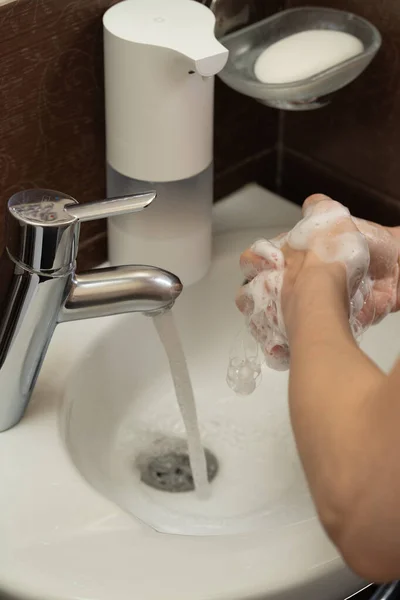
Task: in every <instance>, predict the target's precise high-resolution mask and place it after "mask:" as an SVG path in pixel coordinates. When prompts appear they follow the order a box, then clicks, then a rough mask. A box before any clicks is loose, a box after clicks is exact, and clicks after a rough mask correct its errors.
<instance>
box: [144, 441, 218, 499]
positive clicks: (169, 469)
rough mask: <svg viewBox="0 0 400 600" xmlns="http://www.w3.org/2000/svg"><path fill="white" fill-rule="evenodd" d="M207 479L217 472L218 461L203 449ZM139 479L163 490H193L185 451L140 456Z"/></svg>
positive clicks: (209, 479) (210, 479)
mask: <svg viewBox="0 0 400 600" xmlns="http://www.w3.org/2000/svg"><path fill="white" fill-rule="evenodd" d="M205 455H206V462H207V475H208V481H212V480H213V479H214V477H215V476H216V474H217V472H218V461H217V459H216V458H215V456H214V455H213V454H212V453H211V452H210V451H209V450H207V449H205ZM138 467H139V470H140V479H141V481H143V483H145V484H146V485H148V486H150V487H152V488H155V489H156V490H163V491H165V492H173V493H178V492H190V491H193V490H194V483H193V475H192V470H191V468H190V462H189V455H188V453H187V452H186V451H181V450H172V451H169V452H166V453H165V454H159V455H157V456H154V455H153V456H148V457H146V459H144V458H143V457H142V459H141V460H140V462H139V464H138Z"/></svg>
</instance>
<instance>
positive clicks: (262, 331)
mask: <svg viewBox="0 0 400 600" xmlns="http://www.w3.org/2000/svg"><path fill="white" fill-rule="evenodd" d="M327 204H328V203H327V202H319V203H318V204H315V205H311V206H310V207H309V208H308V209H307V210H306V211H305V214H304V218H303V219H302V220H301V221H300V222H299V223H297V225H296V226H295V227H294V228H293V229H292V230H291V231H290V232H289V233H287V234H285V235H282V236H280V237H279V238H275V239H273V240H270V241H268V240H264V239H262V240H258V241H256V242H255V243H254V244H253V246H252V247H251V250H252V252H253V253H254V254H255V255H257V256H258V257H260V258H261V259H262V261H263V262H265V270H261V272H258V273H257V274H256V273H251V272H249V273H247V275H248V276H249V278H250V277H252V276H253V275H255V276H254V277H253V279H251V281H250V282H249V283H248V284H247V285H246V298H245V301H246V302H247V303H248V305H247V309H248V310H247V311H246V312H248V313H250V315H249V317H248V321H247V328H248V330H249V331H250V332H251V334H252V335H253V337H254V338H255V339H256V340H257V342H258V343H259V345H260V347H261V349H262V351H263V354H264V356H265V362H266V364H267V365H268V366H269V367H271V368H273V369H275V370H280V371H284V370H287V369H288V368H289V362H290V351H289V343H288V338H287V335H286V328H285V323H284V319H283V313H282V304H281V294H282V286H283V277H284V270H285V258H284V255H283V252H282V250H281V248H282V247H283V246H284V245H285V244H287V245H288V246H290V247H291V248H292V249H293V250H299V251H306V250H312V251H313V252H314V253H315V254H316V255H317V256H318V257H319V259H320V260H321V261H323V262H326V263H332V262H341V263H342V264H344V265H345V267H346V274H347V288H348V294H349V322H350V326H351V329H352V331H353V334H354V336H355V337H356V338H358V337H359V336H360V335H361V334H362V333H363V332H364V331H365V330H366V329H367V328H368V327H369V325H370V322H365V318H364V319H360V314H361V311H362V310H363V308H364V305H365V302H366V300H367V298H368V297H369V295H370V293H371V289H372V287H371V286H372V281H371V279H370V277H369V275H368V269H369V264H370V253H369V247H368V243H367V240H366V238H365V237H364V235H363V234H361V233H360V232H359V231H358V230H357V228H356V227H355V225H354V222H353V220H352V217H351V215H350V213H349V211H348V210H347V209H346V208H345V207H343V206H342V205H341V204H339V203H337V202H334V201H331V200H329V204H328V206H327ZM332 233H333V235H332ZM251 268H252V267H251V265H250V270H251ZM372 319H373V316H372V317H371V321H372ZM243 347H245V346H243ZM247 354H248V353H247ZM253 355H254V352H253ZM253 358H254V357H253ZM260 376H261V369H260V361H259V360H258V361H256V360H254V359H253V360H249V357H248V356H247V355H246V351H243V348H241V346H240V344H237V343H236V345H235V346H234V351H233V352H232V353H231V356H230V363H229V367H228V377H227V381H228V385H229V386H230V387H231V388H232V389H233V390H235V391H236V392H237V393H240V394H243V395H245V394H250V393H251V392H252V391H253V390H254V389H255V387H256V382H257V381H259V379H260Z"/></svg>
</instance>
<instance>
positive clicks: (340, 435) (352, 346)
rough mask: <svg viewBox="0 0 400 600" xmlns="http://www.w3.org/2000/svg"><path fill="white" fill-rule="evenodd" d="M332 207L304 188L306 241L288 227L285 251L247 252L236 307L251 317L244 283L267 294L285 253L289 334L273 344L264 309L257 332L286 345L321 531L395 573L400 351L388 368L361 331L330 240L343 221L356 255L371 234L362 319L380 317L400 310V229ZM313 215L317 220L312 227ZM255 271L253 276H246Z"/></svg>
mask: <svg viewBox="0 0 400 600" xmlns="http://www.w3.org/2000/svg"><path fill="white" fill-rule="evenodd" d="M332 207H333V208H335V207H336V209H337V203H335V202H332V200H330V199H329V198H327V197H326V196H321V195H315V196H312V197H310V198H308V199H307V201H306V203H305V205H304V220H303V221H302V222H301V224H300V230H299V229H298V230H297V231H298V232H299V231H302V232H303V234H302V235H303V242H302V244H299V243H298V238H297V242H296V238H295V239H294V242H295V244H294V246H293V245H291V241H293V236H290V234H287V235H284V236H283V238H280V239H279V240H276V241H277V243H276V244H275V245H274V244H273V254H272V256H273V255H274V254H276V253H277V249H278V252H281V253H282V255H283V259H282V257H281V258H280V262H278V263H273V262H272V261H271V260H268V259H269V257H270V255H268V254H267V253H266V251H265V246H263V247H260V246H259V245H256V246H254V247H252V248H251V249H249V250H247V251H246V252H244V253H243V255H242V258H241V264H242V268H243V269H244V271H245V273H246V275H247V276H248V279H249V281H250V283H249V285H248V286H245V287H244V288H242V290H241V291H240V293H239V296H238V306H239V308H240V309H241V310H242V311H243V312H245V313H246V314H247V315H248V316H249V317H250V318H252V311H253V306H255V305H254V303H252V302H249V301H248V297H249V293H250V294H251V291H252V289H256V290H257V289H259V282H264V287H265V289H266V290H267V292H268V293H272V292H271V290H272V291H273V289H274V288H273V287H272V286H273V285H275V286H276V283H271V281H272V282H274V281H275V282H276V281H278V280H277V279H273V278H271V277H270V278H268V276H269V275H271V274H272V275H273V271H274V270H277V269H282V263H283V270H284V278H283V286H282V288H281V295H280V296H279V297H278V301H279V302H281V307H282V313H283V317H284V323H285V332H284V334H285V335H286V339H285V338H284V337H283V338H282V336H281V337H280V338H279V337H278V338H276V337H274V336H272V341H273V344H276V343H275V339H277V340H278V342H279V343H278V344H277V345H271V344H270V343H269V341H270V340H269V336H270V332H271V331H272V332H273V333H274V332H275V330H276V327H277V326H278V327H279V323H280V321H279V319H277V318H276V317H275V315H274V313H273V312H272V313H270V312H268V310H265V312H264V313H262V316H263V320H261V321H260V320H259V314H260V313H255V314H256V317H257V318H256V320H254V321H253V326H254V328H255V330H254V331H253V333H254V335H255V336H256V338H257V339H258V341H259V342H260V345H261V347H262V348H263V350H264V353H265V354H266V356H267V358H268V356H269V354H271V353H274V352H275V353H277V352H281V353H282V352H286V353H288V350H289V349H290V379H289V403H290V412H291V419H292V424H293V429H294V433H295V438H296V442H297V446H298V449H299V454H300V457H301V460H302V462H303V466H304V470H305V473H306V476H307V479H308V482H309V486H310V489H311V493H312V495H313V498H314V501H315V504H316V507H317V511H318V514H319V516H320V519H321V521H322V523H323V525H324V527H325V529H326V531H327V532H328V534H329V536H330V537H331V539H332V540H333V542H334V543H335V544H336V546H337V547H338V549H339V550H340V552H341V553H342V555H343V557H344V558H345V560H346V561H347V562H348V564H349V565H350V566H351V567H352V568H353V570H354V571H356V572H357V573H359V574H360V575H362V576H363V577H364V578H365V579H370V580H375V581H387V580H391V579H398V578H400V431H399V428H400V362H399V363H397V365H396V366H395V368H394V369H393V371H392V373H391V374H390V375H389V376H387V375H385V374H384V373H382V372H381V371H380V370H379V369H378V367H377V366H376V365H375V364H374V363H373V362H372V361H370V360H369V358H368V357H367V356H366V355H365V354H364V353H363V352H362V351H361V350H360V349H359V347H358V346H357V344H356V342H355V341H354V339H353V335H352V332H351V329H350V326H349V296H351V294H352V293H354V291H353V292H352V291H351V290H353V289H354V288H353V286H354V280H352V279H351V277H352V275H354V273H355V272H356V271H353V272H352V271H351V269H349V264H347V263H346V259H343V257H342V259H343V260H341V259H340V258H337V256H340V253H339V254H338V255H337V256H336V257H335V248H340V247H341V246H340V243H342V241H343V238H341V237H340V236H341V235H342V234H343V232H348V233H351V234H352V235H351V239H352V250H353V254H354V251H355V250H356V248H357V247H358V248H361V247H364V248H365V242H367V245H368V250H369V258H370V260H369V264H368V265H367V268H368V273H367V274H368V276H369V277H370V278H371V281H372V282H373V285H372V286H371V293H370V294H369V295H368V296H367V297H365V298H364V305H363V306H362V307H361V310H360V312H359V313H358V315H357V318H359V319H361V320H363V322H364V323H369V322H377V321H379V319H380V318H382V317H383V316H384V315H385V314H387V313H388V312H390V311H396V310H399V309H400V293H399V291H400V287H399V281H400V277H399V272H400V268H399V265H400V229H399V228H395V229H387V228H384V227H381V226H379V225H376V224H374V223H369V222H366V221H361V220H359V219H352V218H351V216H350V214H349V213H347V216H346V214H343V211H339V213H335V214H336V216H335V218H334V219H331V221H329V219H328V220H325V221H324V220H323V217H324V215H326V214H328V213H327V211H329V210H330V209H331V208H332ZM342 208H343V207H342ZM340 215H342V216H340ZM310 219H311V220H312V219H314V220H313V221H312V223H313V226H312V227H311V228H310V227H308V229H307V224H309V221H310ZM321 222H322V224H324V223H325V225H324V227H325V228H324V229H321V227H320V225H321ZM304 225H306V227H304ZM304 232H305V234H306V235H307V236H308V237H307V239H306V241H307V243H306V244H305V243H304ZM354 233H355V234H356V235H355V237H354ZM338 236H339V237H338ZM360 236H361V237H360ZM282 239H283V245H282ZM347 239H348V238H347ZM335 240H336V241H337V242H338V245H337V246H336V247H335ZM321 242H322V243H323V247H324V248H325V249H330V251H332V254H331V255H329V256H330V258H331V260H325V259H324V257H323V256H322V258H321V254H320V249H321ZM267 244H268V243H267ZM296 244H297V246H296ZM325 258H326V255H325ZM360 264H361V263H360ZM350 266H351V265H350ZM364 268H365V264H364ZM265 275H267V277H265ZM363 276H365V275H363ZM257 278H258V281H257ZM253 280H255V281H254V283H256V284H257V286H258V287H251V286H252V283H253ZM352 282H353V283H352ZM253 300H254V298H253ZM268 306H269V304H268ZM258 310H259V309H258ZM274 317H275V320H274ZM353 317H354V314H353ZM361 320H360V322H361ZM260 323H261V326H260ZM274 327H275V329H274ZM279 333H281V330H279ZM282 340H283V342H282ZM285 356H287V354H286V355H285Z"/></svg>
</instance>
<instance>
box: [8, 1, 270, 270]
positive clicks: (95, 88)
mask: <svg viewBox="0 0 400 600" xmlns="http://www.w3.org/2000/svg"><path fill="white" fill-rule="evenodd" d="M115 1H116V0H17V1H13V2H10V3H8V4H5V5H1V4H0V57H1V59H0V248H1V247H2V245H3V242H4V233H3V221H4V209H5V204H6V202H7V199H8V198H9V196H10V195H11V194H12V193H13V192H14V191H16V190H19V189H22V188H28V187H48V188H53V189H58V190H61V191H63V192H66V193H69V194H72V195H73V196H75V197H76V198H77V199H79V201H81V202H85V201H87V200H93V199H96V198H97V199H99V198H101V197H103V196H104V193H105V170H104V154H105V144H104V105H103V72H102V71H103V58H102V23H101V17H102V14H103V13H104V12H105V10H106V9H107V8H108V7H109V6H111V5H112V4H114V3H115ZM166 1H167V0H166ZM251 2H252V5H251V6H252V16H253V19H256V20H258V19H261V18H264V17H265V16H267V15H268V14H271V13H273V12H276V11H277V10H279V8H280V6H281V0H269V1H268V2H265V3H264V2H259V1H257V0H251ZM277 121H278V115H277V113H276V112H274V111H272V110H265V109H264V108H263V107H262V106H260V105H256V104H255V103H254V102H253V101H252V100H249V99H247V98H244V97H243V96H240V95H239V94H236V93H235V92H233V91H231V90H229V89H227V88H226V87H225V86H224V85H223V84H222V83H220V82H219V81H218V82H217V89H216V131H215V170H216V195H217V197H219V196H221V195H223V194H225V193H228V192H230V191H233V190H234V189H236V188H237V187H239V186H240V185H242V184H243V183H245V182H247V181H249V180H251V179H256V178H257V168H258V169H260V168H262V179H263V180H265V182H266V183H267V185H269V186H272V185H273V183H274V177H275V169H274V168H273V165H274V160H273V157H271V160H268V161H267V162H268V167H267V168H264V165H263V164H262V160H261V159H262V158H263V157H265V156H267V155H269V154H270V153H271V149H272V148H273V147H274V145H275V142H276V138H277ZM105 258H106V238H105V223H104V222H97V223H89V224H86V226H85V227H84V228H83V231H82V241H81V250H80V254H79V259H80V266H81V267H85V268H86V267H88V266H91V265H93V264H98V263H99V262H101V261H102V260H104V259H105Z"/></svg>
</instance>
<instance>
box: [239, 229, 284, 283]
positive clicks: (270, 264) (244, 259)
mask: <svg viewBox="0 0 400 600" xmlns="http://www.w3.org/2000/svg"><path fill="white" fill-rule="evenodd" d="M285 238H286V234H282V235H281V236H278V238H276V244H275V243H274V242H273V241H271V242H270V241H268V240H258V241H257V242H255V243H254V244H253V245H252V247H251V248H249V249H248V250H245V252H243V254H242V255H241V257H240V267H241V269H242V271H243V274H244V276H245V277H246V279H248V280H249V281H250V280H252V279H254V277H256V276H257V275H258V274H259V273H262V272H263V271H266V270H269V269H279V268H280V269H282V268H283V267H284V264H285V260H284V257H283V254H282V252H281V250H280V249H279V246H280V244H281V242H282V241H284V239H285Z"/></svg>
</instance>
